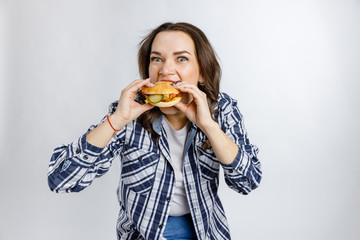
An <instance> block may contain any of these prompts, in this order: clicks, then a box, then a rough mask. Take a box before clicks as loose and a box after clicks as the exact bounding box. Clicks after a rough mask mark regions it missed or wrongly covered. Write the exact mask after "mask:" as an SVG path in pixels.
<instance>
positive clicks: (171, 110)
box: [159, 107, 180, 115]
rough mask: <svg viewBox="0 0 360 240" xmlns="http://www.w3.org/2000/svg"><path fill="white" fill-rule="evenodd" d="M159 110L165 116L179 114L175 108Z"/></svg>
mask: <svg viewBox="0 0 360 240" xmlns="http://www.w3.org/2000/svg"><path fill="white" fill-rule="evenodd" d="M159 109H160V111H161V112H162V113H163V114H165V115H172V114H177V113H179V112H180V110H179V109H177V108H176V107H164V108H159Z"/></svg>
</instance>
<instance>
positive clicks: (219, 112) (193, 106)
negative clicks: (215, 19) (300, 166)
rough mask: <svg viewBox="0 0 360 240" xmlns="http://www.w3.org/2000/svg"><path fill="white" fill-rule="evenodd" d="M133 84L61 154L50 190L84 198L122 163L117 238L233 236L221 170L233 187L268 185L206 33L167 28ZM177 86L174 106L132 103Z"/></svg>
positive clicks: (150, 45) (143, 49)
mask: <svg viewBox="0 0 360 240" xmlns="http://www.w3.org/2000/svg"><path fill="white" fill-rule="evenodd" d="M138 61H139V70H140V74H141V77H142V78H143V79H145V80H136V81H133V82H132V83H131V84H129V85H128V86H127V87H126V88H125V89H123V90H122V92H121V96H120V99H119V100H118V101H117V102H115V103H113V104H112V105H110V108H109V114H108V115H107V116H106V117H104V119H103V120H102V121H101V122H100V123H99V124H98V125H96V126H91V127H90V129H89V130H88V132H87V133H85V134H84V135H83V136H82V137H80V138H79V140H78V141H75V142H73V143H71V144H68V145H63V146H61V147H59V148H56V149H55V150H54V153H53V156H52V158H51V161H50V166H49V173H48V181H49V186H50V188H51V190H52V191H55V192H77V191H81V190H82V189H84V188H85V187H87V186H89V185H90V184H91V182H92V181H93V180H94V178H95V177H100V176H102V175H103V174H105V173H106V172H107V171H108V169H109V167H110V165H111V163H112V160H113V159H114V158H115V157H117V156H119V157H120V160H121V178H120V183H119V187H118V197H119V203H120V213H119V217H118V222H117V233H118V239H230V234H229V229H228V224H227V221H226V217H225V213H224V210H223V207H222V204H221V202H220V199H219V197H218V194H217V190H218V183H219V169H220V166H221V167H222V168H223V171H224V175H225V181H226V183H227V184H228V186H229V187H230V188H232V189H234V190H235V191H237V192H239V193H242V194H248V193H249V192H250V191H251V190H253V189H255V188H256V187H257V186H258V185H259V183H260V180H261V166H260V162H259V161H258V158H257V151H258V150H257V148H256V147H255V146H253V145H251V144H250V143H249V140H248V138H247V134H246V131H245V128H244V125H243V119H242V115H241V114H240V112H239V110H238V108H237V103H236V101H235V100H233V99H232V98H231V97H229V96H228V95H226V94H225V93H219V83H220V75H221V70H220V66H219V64H218V61H217V59H216V55H215V52H214V50H213V48H212V47H211V45H210V43H209V41H208V40H207V38H206V36H205V35H204V33H203V32H202V31H201V30H200V29H198V28H197V27H195V26H193V25H191V24H188V23H175V24H173V23H164V24H162V25H161V26H159V27H158V28H156V29H154V30H153V31H152V32H151V33H150V34H149V35H148V36H147V37H146V38H145V39H144V40H143V41H142V42H141V44H140V49H139V53H138ZM157 81H171V82H173V83H174V86H175V87H176V88H178V89H179V90H180V91H181V92H183V98H182V100H181V102H179V103H178V104H176V105H175V106H173V107H168V108H157V107H153V106H152V105H150V104H140V103H139V101H135V100H134V99H136V96H137V94H138V92H139V89H141V87H143V86H148V87H151V86H153V83H152V82H157Z"/></svg>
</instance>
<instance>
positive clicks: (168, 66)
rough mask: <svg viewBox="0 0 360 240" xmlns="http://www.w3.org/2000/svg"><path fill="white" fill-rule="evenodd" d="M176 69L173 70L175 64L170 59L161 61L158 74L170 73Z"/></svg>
mask: <svg viewBox="0 0 360 240" xmlns="http://www.w3.org/2000/svg"><path fill="white" fill-rule="evenodd" d="M175 72H176V70H175V65H174V63H173V62H172V61H169V60H167V61H165V62H164V63H163V65H162V66H161V68H160V71H159V74H161V75H165V76H166V75H172V74H175Z"/></svg>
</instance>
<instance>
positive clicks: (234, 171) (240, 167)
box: [221, 147, 245, 176]
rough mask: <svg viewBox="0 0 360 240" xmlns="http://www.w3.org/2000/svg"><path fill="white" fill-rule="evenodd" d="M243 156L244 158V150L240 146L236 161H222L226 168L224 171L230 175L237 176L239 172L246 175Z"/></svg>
mask: <svg viewBox="0 0 360 240" xmlns="http://www.w3.org/2000/svg"><path fill="white" fill-rule="evenodd" d="M243 158H244V156H243V152H242V151H241V149H240V147H239V150H238V152H237V154H236V157H235V160H234V162H232V163H230V164H224V163H221V165H222V166H223V169H224V173H225V174H226V175H228V176H236V175H238V174H241V175H245V171H244V168H245V167H244V166H245V163H243V161H242V159H243Z"/></svg>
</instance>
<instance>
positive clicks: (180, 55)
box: [149, 31, 202, 113]
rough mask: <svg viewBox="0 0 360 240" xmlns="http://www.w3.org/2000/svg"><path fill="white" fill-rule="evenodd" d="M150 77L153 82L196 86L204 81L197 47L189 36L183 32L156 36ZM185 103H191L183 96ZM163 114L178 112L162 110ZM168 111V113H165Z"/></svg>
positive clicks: (163, 33)
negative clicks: (177, 82)
mask: <svg viewBox="0 0 360 240" xmlns="http://www.w3.org/2000/svg"><path fill="white" fill-rule="evenodd" d="M149 77H150V78H151V81H153V82H157V81H172V82H176V81H186V82H190V83H192V84H194V85H197V84H198V82H201V81H202V78H201V76H200V69H199V64H198V61H197V57H196V52H195V45H194V42H193V40H192V39H191V37H190V36H189V35H187V34H186V33H184V32H181V31H164V32H160V33H158V34H157V35H156V37H155V39H154V41H153V44H152V46H151V54H150V65H149ZM182 101H183V102H185V103H187V102H189V101H191V97H190V96H183V99H182ZM161 110H162V111H163V113H169V112H173V111H175V110H177V109H176V108H175V107H172V108H166V109H165V108H164V109H161ZM164 111H166V112H164Z"/></svg>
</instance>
